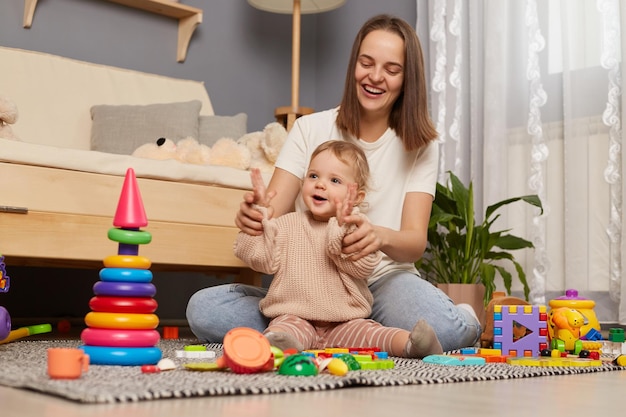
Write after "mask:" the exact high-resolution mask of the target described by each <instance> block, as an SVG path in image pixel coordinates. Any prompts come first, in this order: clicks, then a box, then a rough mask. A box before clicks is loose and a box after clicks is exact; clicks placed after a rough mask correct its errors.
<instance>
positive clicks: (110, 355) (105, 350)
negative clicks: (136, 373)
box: [80, 346, 162, 366]
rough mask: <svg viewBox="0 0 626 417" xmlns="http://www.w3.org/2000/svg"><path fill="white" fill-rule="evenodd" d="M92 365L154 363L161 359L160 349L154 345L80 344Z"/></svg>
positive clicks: (139, 364)
mask: <svg viewBox="0 0 626 417" xmlns="http://www.w3.org/2000/svg"><path fill="white" fill-rule="evenodd" d="M80 348H81V349H82V350H83V351H84V352H85V353H86V354H87V355H89V362H90V363H92V364H94V365H121V366H141V365H155V364H156V363H157V362H159V361H160V360H161V356H162V354H161V350H160V349H159V348H156V347H127V348H121V347H105V346H80Z"/></svg>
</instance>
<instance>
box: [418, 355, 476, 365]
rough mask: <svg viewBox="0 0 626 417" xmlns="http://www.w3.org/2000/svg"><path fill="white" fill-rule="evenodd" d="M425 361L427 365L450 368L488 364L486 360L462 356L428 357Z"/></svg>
mask: <svg viewBox="0 0 626 417" xmlns="http://www.w3.org/2000/svg"><path fill="white" fill-rule="evenodd" d="M423 361H424V362H425V363H432V364H435V365H448V366H470V365H484V364H485V363H486V361H485V358H480V357H478V356H462V355H428V356H426V357H425V358H424V359H423Z"/></svg>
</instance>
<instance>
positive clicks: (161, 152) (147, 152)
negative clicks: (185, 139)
mask: <svg viewBox="0 0 626 417" xmlns="http://www.w3.org/2000/svg"><path fill="white" fill-rule="evenodd" d="M132 156H135V157H137V158H147V159H156V160H160V161H163V160H166V159H177V158H176V144H175V143H174V141H173V140H171V139H167V138H159V139H157V140H156V141H155V142H150V143H144V144H143V145H141V146H140V147H138V148H137V149H135V151H134V152H133V153H132Z"/></svg>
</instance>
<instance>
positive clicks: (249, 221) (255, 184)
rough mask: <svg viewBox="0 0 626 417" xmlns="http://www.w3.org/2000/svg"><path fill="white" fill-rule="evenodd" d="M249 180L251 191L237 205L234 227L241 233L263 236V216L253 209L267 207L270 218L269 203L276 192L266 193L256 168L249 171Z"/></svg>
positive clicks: (261, 177)
mask: <svg viewBox="0 0 626 417" xmlns="http://www.w3.org/2000/svg"><path fill="white" fill-rule="evenodd" d="M250 178H251V180H252V191H251V192H250V191H249V192H247V193H245V194H244V195H243V201H242V202H241V204H240V205H239V211H238V212H237V215H236V216H235V225H236V226H237V227H238V228H239V230H241V231H242V232H244V233H246V234H249V235H251V236H259V235H261V234H263V224H262V223H261V221H262V220H263V214H262V213H261V212H260V211H259V210H257V209H256V208H254V205H255V204H256V205H258V206H262V207H267V216H268V218H271V217H272V214H273V210H272V207H271V206H270V202H271V201H272V199H273V198H274V197H275V196H276V192H274V191H270V192H268V191H267V188H266V187H265V183H264V182H263V176H262V175H261V171H259V169H258V168H253V169H251V170H250Z"/></svg>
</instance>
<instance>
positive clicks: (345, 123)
mask: <svg viewBox="0 0 626 417" xmlns="http://www.w3.org/2000/svg"><path fill="white" fill-rule="evenodd" d="M375 30H384V31H388V32H391V33H395V34H397V35H398V36H399V37H400V38H402V40H403V41H404V83H403V86H402V92H401V93H400V95H399V96H398V98H397V99H396V102H395V103H394V105H393V108H392V110H391V114H390V115H389V126H390V127H391V128H392V129H394V130H395V132H396V134H397V135H398V136H399V137H400V139H401V140H402V143H403V144H404V148H405V149H406V150H407V151H412V150H416V149H419V148H422V147H423V146H426V145H427V144H428V143H429V142H430V141H432V140H434V139H436V138H437V130H436V129H435V126H434V125H433V122H432V120H431V118H430V114H429V113H428V96H427V91H426V77H425V74H424V72H425V71H424V57H423V54H422V47H421V45H420V42H419V39H418V38H417V34H416V33H415V30H414V29H413V28H412V27H411V26H410V25H409V24H408V23H406V22H405V21H404V20H402V19H400V18H397V17H393V16H390V15H386V14H381V15H378V16H374V17H372V18H371V19H370V20H368V21H367V22H365V24H364V25H363V27H362V28H361V30H360V31H359V33H358V34H357V36H356V38H355V40H354V44H353V45H352V52H351V55H350V62H349V64H348V71H347V75H346V82H345V86H344V91H343V98H342V100H341V105H340V108H339V114H338V116H337V127H338V128H339V130H341V131H342V132H344V133H349V134H350V135H352V136H354V137H356V138H358V137H360V132H359V119H360V106H359V101H358V98H357V92H356V79H355V76H354V70H355V68H356V65H357V62H358V58H359V51H360V49H361V43H362V42H363V39H364V38H365V37H366V36H367V35H368V34H369V33H370V32H373V31H375Z"/></svg>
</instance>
